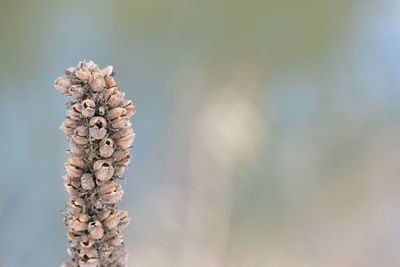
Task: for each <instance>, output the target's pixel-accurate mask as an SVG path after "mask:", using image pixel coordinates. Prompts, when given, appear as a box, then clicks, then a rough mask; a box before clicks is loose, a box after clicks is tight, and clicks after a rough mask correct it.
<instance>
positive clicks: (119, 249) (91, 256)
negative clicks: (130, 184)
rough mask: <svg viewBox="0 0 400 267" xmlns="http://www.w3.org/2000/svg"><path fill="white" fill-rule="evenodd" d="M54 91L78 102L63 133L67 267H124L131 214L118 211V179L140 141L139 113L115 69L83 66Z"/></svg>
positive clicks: (120, 192) (86, 63)
mask: <svg viewBox="0 0 400 267" xmlns="http://www.w3.org/2000/svg"><path fill="white" fill-rule="evenodd" d="M54 87H55V88H56V89H57V90H58V91H60V92H61V93H62V94H65V95H68V96H70V97H72V98H73V101H72V102H69V103H68V105H67V114H68V116H67V118H66V119H65V120H64V122H63V123H62V125H61V126H60V129H61V130H62V131H63V132H64V133H65V134H66V135H67V138H68V141H69V149H68V151H69V159H68V160H67V162H66V163H65V164H64V166H65V169H66V172H67V174H66V175H65V176H64V187H65V190H66V192H67V193H68V195H69V200H68V201H67V205H66V206H67V208H66V211H65V219H64V222H65V225H66V226H67V227H68V234H67V237H68V239H69V248H68V254H69V255H70V259H69V261H68V262H65V263H63V264H62V265H61V266H63V267H79V266H81V267H100V266H101V267H103V266H104V267H123V266H126V263H127V255H128V253H127V251H126V250H125V248H124V241H123V235H122V230H123V229H124V228H125V227H126V226H127V225H128V223H129V222H130V218H129V216H128V212H127V211H122V210H118V209H116V207H115V206H116V203H117V202H118V201H119V200H120V199H121V197H122V195H123V193H124V191H123V188H122V185H121V184H119V183H118V182H117V179H118V178H120V177H122V176H123V175H124V173H125V168H126V167H127V166H128V164H129V162H130V160H131V158H132V156H131V155H130V153H129V150H128V149H129V148H130V147H131V146H132V142H133V139H134V136H135V133H134V132H133V129H132V127H131V123H130V122H129V119H130V117H132V116H133V115H134V114H135V112H136V108H135V106H134V105H133V103H132V101H131V100H126V99H124V93H123V92H122V91H121V90H120V89H119V85H118V83H117V81H116V80H115V77H114V70H113V67H112V66H107V67H105V68H103V69H101V68H99V67H98V66H97V65H96V64H95V63H94V62H93V61H87V60H85V61H81V62H79V64H78V65H77V66H76V67H70V68H67V69H66V70H65V75H63V76H61V77H59V78H57V79H56V80H55V82H54Z"/></svg>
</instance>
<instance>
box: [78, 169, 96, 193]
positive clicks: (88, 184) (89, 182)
mask: <svg viewBox="0 0 400 267" xmlns="http://www.w3.org/2000/svg"><path fill="white" fill-rule="evenodd" d="M81 186H82V188H83V189H85V190H92V189H93V188H94V186H95V184H94V179H93V175H92V174H91V173H85V174H83V175H82V176H81Z"/></svg>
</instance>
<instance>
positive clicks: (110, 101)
mask: <svg viewBox="0 0 400 267" xmlns="http://www.w3.org/2000/svg"><path fill="white" fill-rule="evenodd" d="M104 99H105V102H106V104H107V105H108V106H109V107H110V108H115V107H118V105H120V104H121V102H122V101H123V99H124V94H123V93H122V92H121V91H120V90H118V88H117V87H111V88H109V89H107V90H106V91H105V93H104Z"/></svg>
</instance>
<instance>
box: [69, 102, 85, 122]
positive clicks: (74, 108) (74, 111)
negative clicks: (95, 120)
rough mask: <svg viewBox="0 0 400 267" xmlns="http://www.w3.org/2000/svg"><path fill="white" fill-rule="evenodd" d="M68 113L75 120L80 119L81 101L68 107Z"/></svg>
mask: <svg viewBox="0 0 400 267" xmlns="http://www.w3.org/2000/svg"><path fill="white" fill-rule="evenodd" d="M68 115H69V117H70V118H71V119H73V120H79V119H80V118H81V116H82V109H81V105H80V104H79V103H75V104H73V105H71V106H70V107H69V108H68Z"/></svg>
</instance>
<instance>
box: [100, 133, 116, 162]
mask: <svg viewBox="0 0 400 267" xmlns="http://www.w3.org/2000/svg"><path fill="white" fill-rule="evenodd" d="M113 153H114V141H113V140H112V139H111V138H104V139H103V140H101V141H100V144H99V155H100V156H102V157H103V158H109V157H111V155H112V154H113Z"/></svg>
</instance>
